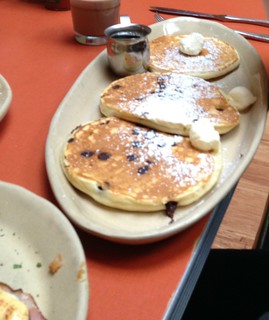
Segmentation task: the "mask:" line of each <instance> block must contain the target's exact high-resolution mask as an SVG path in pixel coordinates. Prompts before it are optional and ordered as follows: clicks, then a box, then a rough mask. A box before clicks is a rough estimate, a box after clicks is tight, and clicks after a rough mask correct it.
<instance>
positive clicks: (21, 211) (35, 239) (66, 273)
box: [0, 182, 89, 320]
mask: <svg viewBox="0 0 269 320" xmlns="http://www.w3.org/2000/svg"><path fill="white" fill-rule="evenodd" d="M0 248H1V254H0V282H4V283H6V284H7V285H9V286H11V287H12V288H13V289H22V290H23V291H24V292H26V293H30V294H31V295H32V296H33V298H34V299H35V301H36V303H37V305H38V307H39V309H40V310H41V312H42V313H43V315H44V316H45V317H46V319H55V320H60V319H63V318H64V319H69V320H74V319H79V320H85V319H86V316H87V310H88V298H89V289H88V279H87V266H86V261H85V256H84V252H83V248H82V245H81V243H80V240H79V238H78V236H77V234H76V232H75V230H74V228H73V226H72V225H71V224H70V222H69V221H68V220H67V218H66V217H65V216H64V214H63V213H62V212H61V211H60V210H58V209H57V208H56V207H55V206H54V205H53V204H51V203H50V202H48V201H47V200H45V199H43V198H41V197H39V196H37V195H35V194H34V193H32V192H30V191H28V190H26V189H24V188H22V187H19V186H17V185H14V184H10V183H6V182H0ZM58 255H61V257H62V261H63V265H62V267H61V268H60V269H59V270H58V271H57V272H56V273H55V274H53V275H52V274H50V272H49V264H50V263H51V262H52V261H53V260H54V259H55V257H57V256H58ZM80 272H81V273H80ZM80 275H81V277H80Z"/></svg>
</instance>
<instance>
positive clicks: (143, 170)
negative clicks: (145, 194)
mask: <svg viewBox="0 0 269 320" xmlns="http://www.w3.org/2000/svg"><path fill="white" fill-rule="evenodd" d="M148 171H149V166H148V165H145V166H143V167H140V168H138V170H137V173H138V174H145V173H147V172H148Z"/></svg>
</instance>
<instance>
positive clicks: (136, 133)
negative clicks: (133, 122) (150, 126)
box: [132, 129, 140, 136]
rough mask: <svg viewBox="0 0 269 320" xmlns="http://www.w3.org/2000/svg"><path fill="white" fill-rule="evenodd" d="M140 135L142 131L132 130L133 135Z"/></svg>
mask: <svg viewBox="0 0 269 320" xmlns="http://www.w3.org/2000/svg"><path fill="white" fill-rule="evenodd" d="M139 133H140V130H139V129H133V130H132V134H133V135H134V136H138V135H139Z"/></svg>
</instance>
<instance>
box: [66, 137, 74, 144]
mask: <svg viewBox="0 0 269 320" xmlns="http://www.w3.org/2000/svg"><path fill="white" fill-rule="evenodd" d="M74 141H75V139H74V138H70V139H68V140H67V143H71V142H74Z"/></svg>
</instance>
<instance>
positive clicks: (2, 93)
mask: <svg viewBox="0 0 269 320" xmlns="http://www.w3.org/2000/svg"><path fill="white" fill-rule="evenodd" d="M11 100H12V91H11V88H10V86H9V84H8V82H7V80H6V79H5V78H4V77H3V76H2V75H1V74H0V121H1V120H2V119H3V118H4V116H5V115H6V113H7V111H8V109H9V106H10V103H11Z"/></svg>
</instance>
